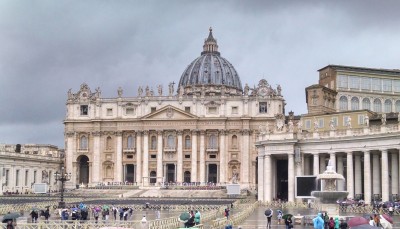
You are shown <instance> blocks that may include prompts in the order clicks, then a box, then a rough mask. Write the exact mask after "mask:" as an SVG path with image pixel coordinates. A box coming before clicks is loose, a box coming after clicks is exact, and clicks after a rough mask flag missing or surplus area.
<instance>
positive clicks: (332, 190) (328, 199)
mask: <svg viewBox="0 0 400 229" xmlns="http://www.w3.org/2000/svg"><path fill="white" fill-rule="evenodd" d="M317 180H321V181H323V182H321V186H322V191H313V192H311V195H312V196H314V197H315V198H317V199H318V200H319V209H318V210H320V211H326V212H327V213H328V216H338V215H339V205H338V204H337V201H338V200H340V199H343V198H345V197H347V195H348V194H349V192H346V191H337V190H336V181H338V180H344V177H343V175H341V174H338V173H336V172H335V170H333V166H332V162H331V161H330V160H329V162H328V166H326V170H325V172H324V173H321V174H319V175H317ZM323 184H324V185H323Z"/></svg>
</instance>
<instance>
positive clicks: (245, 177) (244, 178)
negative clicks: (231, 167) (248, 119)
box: [240, 129, 250, 186]
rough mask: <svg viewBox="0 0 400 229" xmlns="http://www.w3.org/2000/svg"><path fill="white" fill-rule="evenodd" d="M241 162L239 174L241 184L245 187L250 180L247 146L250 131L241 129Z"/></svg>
mask: <svg viewBox="0 0 400 229" xmlns="http://www.w3.org/2000/svg"><path fill="white" fill-rule="evenodd" d="M242 138H243V139H242V153H241V154H242V157H241V158H242V161H241V165H240V170H241V171H240V173H241V174H242V175H241V179H240V181H241V183H243V184H245V185H246V186H248V185H249V180H250V173H249V170H250V166H249V154H250V153H249V145H250V130H249V129H243V130H242Z"/></svg>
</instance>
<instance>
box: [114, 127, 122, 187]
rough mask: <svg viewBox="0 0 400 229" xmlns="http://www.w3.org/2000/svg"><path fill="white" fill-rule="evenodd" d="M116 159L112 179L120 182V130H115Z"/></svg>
mask: <svg viewBox="0 0 400 229" xmlns="http://www.w3.org/2000/svg"><path fill="white" fill-rule="evenodd" d="M116 151H117V152H116V154H117V161H116V164H117V166H116V169H115V173H114V174H115V175H114V181H117V182H122V173H123V171H122V132H120V131H118V132H117V150H116Z"/></svg>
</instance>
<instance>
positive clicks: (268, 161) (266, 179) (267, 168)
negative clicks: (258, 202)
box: [263, 154, 272, 202]
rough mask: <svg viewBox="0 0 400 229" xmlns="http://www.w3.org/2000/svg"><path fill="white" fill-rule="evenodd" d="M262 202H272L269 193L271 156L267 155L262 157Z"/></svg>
mask: <svg viewBox="0 0 400 229" xmlns="http://www.w3.org/2000/svg"><path fill="white" fill-rule="evenodd" d="M263 167H264V176H263V178H264V180H263V181H264V182H263V183H264V201H266V202H270V201H272V193H271V188H272V187H271V179H272V178H271V155H269V154H267V155H265V157H264V166H263Z"/></svg>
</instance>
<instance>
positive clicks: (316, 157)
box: [313, 153, 319, 176]
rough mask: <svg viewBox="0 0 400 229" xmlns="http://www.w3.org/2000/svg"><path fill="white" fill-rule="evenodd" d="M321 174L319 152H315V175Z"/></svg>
mask: <svg viewBox="0 0 400 229" xmlns="http://www.w3.org/2000/svg"><path fill="white" fill-rule="evenodd" d="M318 174H319V154H318V153H313V175H314V176H316V175H318Z"/></svg>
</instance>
